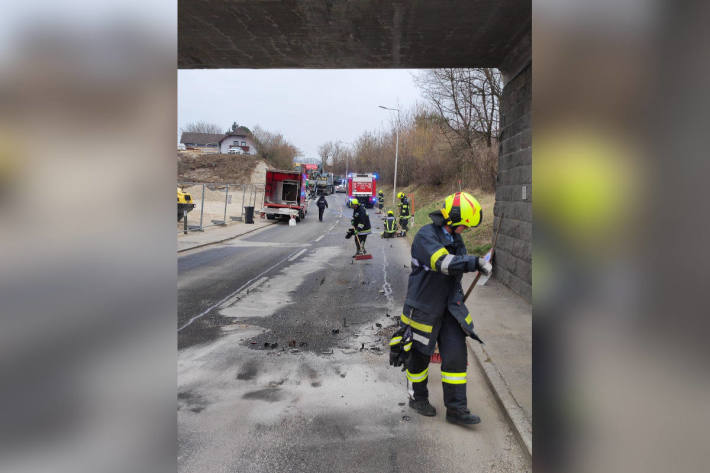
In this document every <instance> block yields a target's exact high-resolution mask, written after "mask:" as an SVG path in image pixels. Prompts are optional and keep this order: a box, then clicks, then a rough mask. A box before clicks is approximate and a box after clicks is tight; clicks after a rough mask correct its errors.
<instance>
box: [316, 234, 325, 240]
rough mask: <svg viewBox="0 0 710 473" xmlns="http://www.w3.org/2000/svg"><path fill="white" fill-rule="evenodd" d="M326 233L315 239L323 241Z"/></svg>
mask: <svg viewBox="0 0 710 473" xmlns="http://www.w3.org/2000/svg"><path fill="white" fill-rule="evenodd" d="M324 236H325V235H321V236H319V237H318V238H316V239H315V241H321V240H322V239H323V237H324Z"/></svg>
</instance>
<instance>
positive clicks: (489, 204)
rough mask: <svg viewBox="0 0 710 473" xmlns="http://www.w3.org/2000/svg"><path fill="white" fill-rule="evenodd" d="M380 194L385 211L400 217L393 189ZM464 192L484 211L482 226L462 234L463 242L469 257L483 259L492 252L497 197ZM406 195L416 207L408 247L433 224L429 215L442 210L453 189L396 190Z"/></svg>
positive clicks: (474, 191) (386, 187) (382, 187)
mask: <svg viewBox="0 0 710 473" xmlns="http://www.w3.org/2000/svg"><path fill="white" fill-rule="evenodd" d="M381 190H382V191H383V192H384V193H385V211H387V210H394V213H395V215H398V212H397V208H396V205H395V207H394V208H392V187H391V186H381ZM463 190H464V191H465V192H468V193H469V194H471V195H473V196H474V197H475V198H476V199H477V200H478V203H480V204H481V208H482V209H483V222H481V224H480V225H479V226H478V227H476V228H472V229H469V230H467V231H465V232H464V233H463V235H462V236H463V241H464V243H466V248H467V249H468V252H469V253H470V254H474V255H478V256H483V255H485V254H486V252H488V250H490V249H491V243H492V239H493V205H494V204H495V194H493V193H486V194H484V193H482V192H481V191H480V190H470V189H463ZM400 191H403V192H404V193H405V194H407V196H408V197H409V198H410V199H409V200H410V203H411V204H413V205H412V207H413V210H414V226H413V227H412V226H410V231H409V232H408V234H407V239H408V240H409V243H411V242H412V240H413V239H414V236H415V235H416V233H417V231H419V229H420V228H421V227H422V226H424V225H426V224H428V223H431V219H430V218H429V213H431V212H433V211H435V210H438V209H440V208H442V207H443V205H444V200H445V199H446V196H447V195H449V194H450V193H451V189H450V188H448V186H447V187H446V188H443V187H439V188H437V187H430V186H419V187H414V186H410V187H405V188H399V187H398V188H397V192H400ZM412 197H413V199H412Z"/></svg>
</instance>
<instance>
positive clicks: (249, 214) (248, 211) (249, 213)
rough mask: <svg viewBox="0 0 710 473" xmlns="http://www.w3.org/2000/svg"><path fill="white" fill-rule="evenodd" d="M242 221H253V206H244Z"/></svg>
mask: <svg viewBox="0 0 710 473" xmlns="http://www.w3.org/2000/svg"><path fill="white" fill-rule="evenodd" d="M244 223H254V207H244Z"/></svg>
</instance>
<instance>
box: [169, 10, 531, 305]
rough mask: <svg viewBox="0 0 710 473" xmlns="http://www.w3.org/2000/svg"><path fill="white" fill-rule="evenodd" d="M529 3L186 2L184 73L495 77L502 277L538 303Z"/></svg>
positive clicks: (181, 31)
mask: <svg viewBox="0 0 710 473" xmlns="http://www.w3.org/2000/svg"><path fill="white" fill-rule="evenodd" d="M531 52H532V51H531V1H530V0H412V1H391V2H387V1H382V0H181V1H180V2H179V5H178V67H179V68H181V69H202V68H205V69H211V68H436V67H497V68H498V69H500V70H501V72H502V73H503V78H504V82H505V88H504V97H503V103H502V104H501V119H502V122H501V128H502V135H501V140H500V153H499V167H498V183H497V186H496V206H495V214H496V216H497V218H496V222H495V225H496V228H497V225H498V216H499V215H500V214H501V213H504V214H505V220H504V222H503V227H502V229H501V232H500V236H499V239H498V247H497V262H498V265H497V268H496V273H497V274H496V275H497V277H498V279H500V280H501V281H502V282H503V283H505V284H506V285H508V286H509V287H510V288H511V289H513V290H514V291H515V292H517V293H518V294H520V295H521V296H523V297H525V298H526V299H528V300H530V299H531V297H532V270H531V261H532V258H531V244H532V207H531V201H532V199H531V196H532V192H531V191H532V189H531V183H532V148H531V141H532V137H531V128H530V123H531V109H530V105H531V97H532V57H531Z"/></svg>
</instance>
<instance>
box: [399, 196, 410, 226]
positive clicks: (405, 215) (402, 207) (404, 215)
mask: <svg viewBox="0 0 710 473" xmlns="http://www.w3.org/2000/svg"><path fill="white" fill-rule="evenodd" d="M397 197H399V204H397V206H398V207H399V226H400V227H401V228H402V233H403V234H404V235H406V234H407V226H408V225H409V200H408V199H407V195H406V194H405V193H404V192H400V193H399V194H397Z"/></svg>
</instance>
